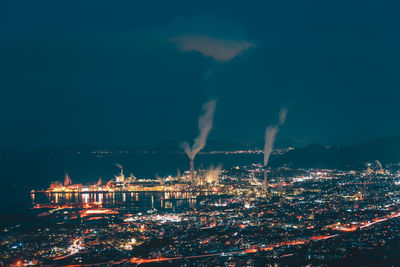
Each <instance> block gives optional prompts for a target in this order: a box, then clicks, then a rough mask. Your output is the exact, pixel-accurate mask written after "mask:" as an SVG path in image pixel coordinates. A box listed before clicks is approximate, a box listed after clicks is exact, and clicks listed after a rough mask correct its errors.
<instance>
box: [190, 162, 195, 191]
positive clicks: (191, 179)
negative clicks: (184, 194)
mask: <svg viewBox="0 0 400 267" xmlns="http://www.w3.org/2000/svg"><path fill="white" fill-rule="evenodd" d="M190 183H191V185H192V187H194V186H195V185H196V184H195V181H194V158H191V159H190Z"/></svg>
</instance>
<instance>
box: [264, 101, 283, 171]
mask: <svg viewBox="0 0 400 267" xmlns="http://www.w3.org/2000/svg"><path fill="white" fill-rule="evenodd" d="M286 114H287V109H286V108H282V109H281V111H280V112H279V123H278V124H276V125H273V126H268V127H267V129H266V130H265V144H264V166H267V164H268V161H269V157H270V155H271V152H272V149H273V148H274V143H275V137H276V134H277V133H278V132H279V127H280V126H282V125H283V124H284V123H285V121H286Z"/></svg>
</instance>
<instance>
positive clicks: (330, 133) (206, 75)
mask: <svg viewBox="0 0 400 267" xmlns="http://www.w3.org/2000/svg"><path fill="white" fill-rule="evenodd" d="M399 12H400V2H399V1H382V0H376V1H372V0H368V1H367V0H359V1H352V0H345V1H317V0H315V1H215V0H214V1H204V0H202V1H187V0H186V1H164V0H160V1H155V0H136V1H135V0H129V1H128V0H126V1H103V0H96V1H83V0H80V1H75V0H57V1H55V0H47V1H45V0H26V1H21V0H3V1H0V123H1V126H2V127H1V129H0V147H7V148H38V147H49V146H71V145H95V146H137V145H142V144H154V143H161V142H164V141H167V140H192V139H193V138H194V137H195V136H196V135H197V118H198V116H199V114H200V112H201V106H202V104H203V103H205V102H206V101H208V100H210V99H212V98H216V99H217V109H216V113H215V123H214V128H213V130H212V131H211V134H210V138H211V139H214V140H225V141H234V142H240V143H246V144H248V143H252V142H256V141H258V140H262V139H263V136H264V131H265V127H266V126H267V125H269V124H272V123H276V121H277V116H278V113H279V110H280V108H281V107H283V106H285V107H287V108H288V110H289V111H288V116H287V122H286V124H285V125H284V126H283V127H282V130H281V132H280V136H281V137H290V138H292V139H294V140H297V141H299V142H305V143H314V142H315V143H316V142H322V143H333V142H338V141H339V140H344V139H346V138H348V137H351V136H363V135H374V134H376V135H397V134H400V123H399V120H398V116H399V114H400V105H398V101H399V100H400V90H399V89H400V16H399Z"/></svg>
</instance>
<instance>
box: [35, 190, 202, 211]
mask: <svg viewBox="0 0 400 267" xmlns="http://www.w3.org/2000/svg"><path fill="white" fill-rule="evenodd" d="M203 195H206V194H205V193H203ZM31 198H32V203H33V205H35V204H48V203H53V204H66V203H75V204H80V203H82V204H87V203H101V204H103V205H104V206H109V207H113V206H131V207H137V208H155V209H175V208H195V207H196V205H197V203H198V202H199V201H198V198H199V193H192V192H143V193H136V192H87V193H86V192H84V193H71V192H68V193H34V194H31Z"/></svg>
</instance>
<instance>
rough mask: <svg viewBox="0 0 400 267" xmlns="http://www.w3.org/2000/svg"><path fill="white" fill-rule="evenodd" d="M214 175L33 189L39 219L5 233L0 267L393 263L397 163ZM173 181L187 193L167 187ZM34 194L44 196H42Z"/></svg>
mask: <svg viewBox="0 0 400 267" xmlns="http://www.w3.org/2000/svg"><path fill="white" fill-rule="evenodd" d="M217 173H218V174H217V175H216V178H213V179H214V180H212V181H211V182H208V183H204V184H201V182H198V184H197V185H196V186H197V187H196V188H197V189H198V190H186V189H188V188H191V183H190V181H189V178H188V177H189V176H190V174H188V173H187V174H186V175H185V176H186V177H183V178H182V177H165V178H163V179H159V180H158V181H157V182H155V184H154V185H146V186H144V185H135V183H137V180H135V178H134V177H128V178H125V177H124V176H123V172H122V171H121V173H120V175H118V176H117V177H116V179H115V181H114V182H113V185H112V186H111V185H108V186H109V188H112V190H111V191H108V192H101V191H102V190H98V189H97V190H94V189H95V188H89V189H88V190H90V192H87V193H85V190H86V189H85V190H84V188H86V187H84V186H75V187H73V188H71V190H70V187H69V186H71V183H70V179H69V178H66V183H64V184H63V185H56V186H53V187H52V188H51V189H50V190H49V191H47V192H44V193H32V201H33V204H34V205H33V209H32V212H33V213H35V214H36V215H37V221H35V222H34V223H32V224H30V225H22V224H21V225H18V226H13V227H8V228H6V229H3V230H2V239H1V241H0V251H2V253H1V257H0V264H5V265H7V264H16V265H30V264H31V265H39V264H56V265H75V266H79V265H85V264H86V265H87V264H104V265H124V264H146V263H156V262H168V263H173V264H177V265H184V264H188V265H201V264H203V265H204V264H205V265H210V264H215V265H218V266H219V265H223V264H227V265H229V264H232V265H239V266H243V265H246V266H258V265H266V264H275V263H278V264H286V265H307V264H315V265H325V264H346V263H347V264H349V263H351V262H357V263H358V264H362V260H365V259H367V260H368V261H369V262H372V263H373V262H375V261H376V262H384V261H385V260H386V262H387V263H389V264H390V263H391V260H392V261H394V262H396V260H399V256H397V254H395V253H393V251H394V250H393V247H398V244H399V242H400V238H399V233H400V224H399V223H398V222H399V219H400V218H399V217H400V193H399V186H400V185H399V172H398V166H389V168H388V169H382V168H381V167H379V166H377V165H376V164H375V163H374V164H371V165H370V166H368V168H367V169H366V170H347V171H341V170H323V169H290V168H278V169H269V170H268V171H267V176H268V183H267V185H266V186H265V185H264V184H263V183H262V181H263V179H264V168H263V167H262V166H261V165H258V164H253V165H249V166H240V167H239V166H237V167H234V168H231V169H226V170H218V172H217ZM198 176H200V172H199V174H198ZM198 176H196V177H198ZM126 181H127V182H126ZM198 181H201V179H199V180H198ZM177 185H179V186H182V189H184V190H175V191H174V190H172V188H174V189H177V188H178V187H177ZM202 185H203V187H202ZM93 186H94V185H93ZM97 186H100V185H97ZM130 186H137V187H141V190H136V189H135V190H131V189H132V188H133V187H130ZM101 188H104V187H101ZM117 188H119V189H121V188H122V189H123V190H120V191H118V190H117ZM145 188H148V189H151V190H148V191H146V190H144V189H145ZM154 188H159V190H154ZM199 188H202V189H203V190H200V189H199ZM60 189H62V190H60ZM40 194H43V195H44V196H45V197H47V198H48V201H46V202H41V201H40V200H39V195H40Z"/></svg>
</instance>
